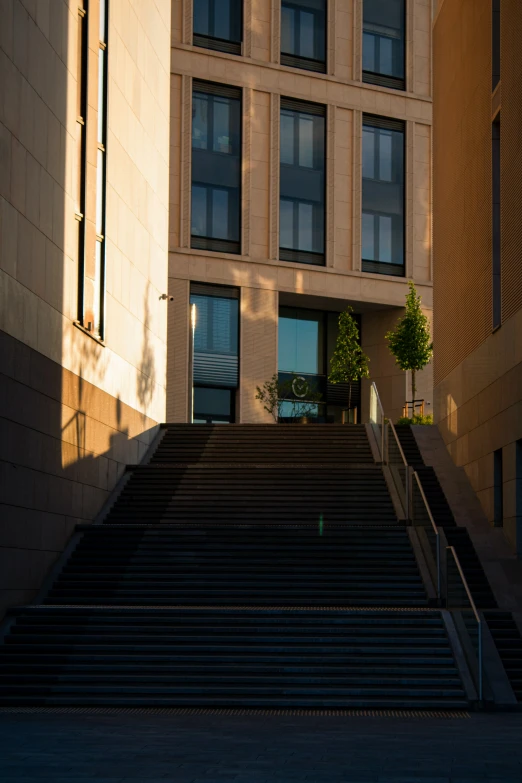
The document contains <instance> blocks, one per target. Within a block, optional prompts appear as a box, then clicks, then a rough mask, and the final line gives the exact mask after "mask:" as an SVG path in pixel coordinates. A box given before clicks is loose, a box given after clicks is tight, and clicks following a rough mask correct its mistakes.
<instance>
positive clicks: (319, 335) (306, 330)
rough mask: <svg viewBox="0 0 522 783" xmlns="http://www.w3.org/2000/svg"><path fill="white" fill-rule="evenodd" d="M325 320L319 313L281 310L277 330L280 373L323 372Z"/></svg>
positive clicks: (306, 373)
mask: <svg viewBox="0 0 522 783" xmlns="http://www.w3.org/2000/svg"><path fill="white" fill-rule="evenodd" d="M323 321H324V316H323V313H321V312H319V311H316V310H302V309H299V308H289V307H281V308H280V311H279V330H278V350H279V355H278V367H279V372H294V373H304V374H305V375H319V374H322V373H323V372H324V366H323V362H324V347H323V340H324V329H323Z"/></svg>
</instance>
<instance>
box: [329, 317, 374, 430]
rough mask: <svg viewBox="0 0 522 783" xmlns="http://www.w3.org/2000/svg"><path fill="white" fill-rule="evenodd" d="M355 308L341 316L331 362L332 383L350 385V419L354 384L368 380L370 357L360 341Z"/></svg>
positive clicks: (330, 377)
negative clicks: (354, 312)
mask: <svg viewBox="0 0 522 783" xmlns="http://www.w3.org/2000/svg"><path fill="white" fill-rule="evenodd" d="M352 312H353V308H352V307H347V308H346V310H345V311H344V312H342V313H340V315H339V321H338V324H339V330H338V333H337V341H336V344H335V350H334V353H333V356H332V358H331V360H330V374H329V376H328V380H329V381H330V383H348V385H349V391H348V417H350V411H351V407H352V383H353V382H355V381H359V380H360V379H361V378H367V377H368V376H369V374H370V371H369V369H368V362H369V361H370V360H369V358H368V356H367V355H366V354H365V353H364V351H363V349H362V348H361V345H360V340H359V327H358V325H357V321H356V320H355V318H354V317H353V315H352Z"/></svg>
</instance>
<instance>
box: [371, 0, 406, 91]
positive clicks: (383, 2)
mask: <svg viewBox="0 0 522 783" xmlns="http://www.w3.org/2000/svg"><path fill="white" fill-rule="evenodd" d="M404 3H405V0H364V3H363V7H364V10H363V81H365V82H370V83H371V84H380V85H382V86H384V87H392V88H395V89H398V90H404V88H405V83H404V59H405V58H404V51H405V37H404V19H405V7H404Z"/></svg>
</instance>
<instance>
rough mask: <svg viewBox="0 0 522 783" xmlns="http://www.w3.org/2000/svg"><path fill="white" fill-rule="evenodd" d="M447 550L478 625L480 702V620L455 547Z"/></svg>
mask: <svg viewBox="0 0 522 783" xmlns="http://www.w3.org/2000/svg"><path fill="white" fill-rule="evenodd" d="M448 549H449V550H450V552H451V554H452V555H453V559H454V560H455V564H456V566H457V569H458V571H459V575H460V578H461V580H462V584H463V585H464V590H465V591H466V595H467V596H468V601H469V603H470V606H471V609H472V611H473V614H474V615H475V620H476V621H477V625H478V689H479V699H480V701H482V679H483V677H482V620H481V618H480V615H479V613H478V611H477V607H476V606H475V601H474V600H473V596H472V595H471V590H470V589H469V585H468V582H467V579H466V577H465V576H464V571H463V570H462V566H461V565H460V560H459V558H458V555H457V553H456V551H455V547H453V546H448V547H446V550H448Z"/></svg>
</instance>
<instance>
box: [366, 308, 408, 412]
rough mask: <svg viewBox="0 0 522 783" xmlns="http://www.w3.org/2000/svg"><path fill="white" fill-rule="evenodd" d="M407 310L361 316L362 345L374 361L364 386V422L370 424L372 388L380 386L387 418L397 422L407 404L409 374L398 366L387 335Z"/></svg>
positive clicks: (381, 311)
mask: <svg viewBox="0 0 522 783" xmlns="http://www.w3.org/2000/svg"><path fill="white" fill-rule="evenodd" d="M403 313H404V309H403V308H389V309H387V310H377V311H373V312H368V313H363V314H362V317H361V344H362V348H363V350H364V351H365V352H366V353H367V354H368V356H369V358H370V378H369V380H366V381H363V384H362V389H361V391H362V404H361V409H362V421H368V415H369V395H370V391H369V386H370V383H371V382H372V381H375V383H376V384H377V389H378V391H379V396H380V398H381V402H382V404H383V407H384V413H385V415H386V416H387V417H388V418H389V419H391V421H393V422H395V421H396V420H397V419H398V418H399V417H400V416H401V415H402V409H403V405H404V403H405V401H406V373H404V372H403V371H402V370H401V369H400V368H399V367H398V365H397V364H396V363H395V358H394V357H393V356H392V354H391V353H390V349H389V348H388V343H387V341H386V340H385V339H384V335H385V334H386V333H387V332H388V331H390V329H393V327H394V326H395V324H396V322H397V319H398V318H399V317H400V316H401V315H402V314H403Z"/></svg>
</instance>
